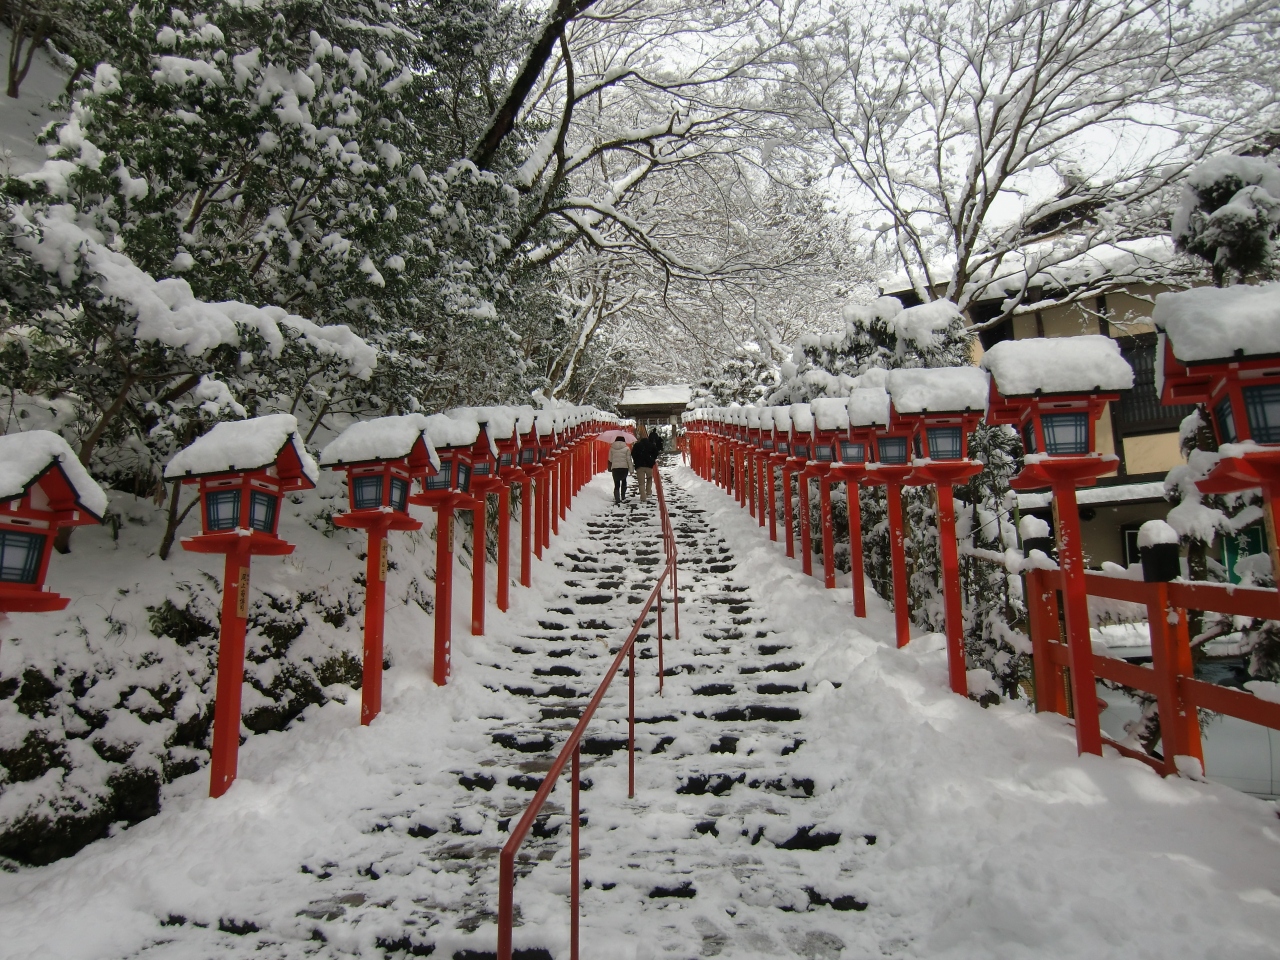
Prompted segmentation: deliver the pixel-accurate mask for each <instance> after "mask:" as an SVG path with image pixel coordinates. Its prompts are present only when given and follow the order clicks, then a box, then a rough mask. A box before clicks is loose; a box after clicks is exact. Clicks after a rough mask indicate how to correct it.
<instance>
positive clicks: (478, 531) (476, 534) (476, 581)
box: [470, 410, 506, 637]
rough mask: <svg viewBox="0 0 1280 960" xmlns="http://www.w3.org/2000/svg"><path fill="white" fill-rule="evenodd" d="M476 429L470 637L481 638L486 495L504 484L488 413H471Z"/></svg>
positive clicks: (485, 560)
mask: <svg viewBox="0 0 1280 960" xmlns="http://www.w3.org/2000/svg"><path fill="white" fill-rule="evenodd" d="M470 415H474V416H475V417H476V423H477V425H478V426H479V428H480V432H479V434H478V435H477V436H476V442H475V443H474V444H472V446H471V504H470V506H471V517H472V520H471V635H472V636H473V637H480V636H484V603H485V600H484V591H485V586H486V580H487V576H486V573H485V570H486V568H487V567H488V562H489V543H488V537H489V494H491V493H497V492H498V488H499V487H502V488H504V489H505V486H506V485H505V484H504V483H502V481H500V480H499V479H498V453H497V444H495V443H492V442H491V440H490V437H489V420H488V413H487V411H484V410H475V411H471V412H470Z"/></svg>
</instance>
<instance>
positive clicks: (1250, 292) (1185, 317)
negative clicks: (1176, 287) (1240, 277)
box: [1151, 282, 1280, 363]
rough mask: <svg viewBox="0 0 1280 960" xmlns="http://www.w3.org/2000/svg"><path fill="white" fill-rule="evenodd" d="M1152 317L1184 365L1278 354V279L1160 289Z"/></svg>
mask: <svg viewBox="0 0 1280 960" xmlns="http://www.w3.org/2000/svg"><path fill="white" fill-rule="evenodd" d="M1151 319H1152V321H1153V322H1154V323H1155V325H1156V327H1157V328H1158V329H1159V330H1161V331H1162V332H1163V333H1164V334H1165V335H1166V336H1167V337H1168V338H1169V343H1170V344H1171V345H1172V346H1173V355H1174V356H1175V357H1177V358H1178V359H1179V360H1181V361H1182V362H1183V363H1197V362H1200V361H1206V360H1225V359H1227V358H1229V357H1232V356H1234V355H1235V354H1236V353H1237V352H1242V353H1243V354H1244V355H1245V356H1257V355H1266V354H1273V353H1280V282H1276V283H1261V284H1257V285H1245V284H1240V285H1237V286H1234V287H1225V288H1222V289H1219V288H1218V287H1196V288H1194V289H1192V290H1183V291H1181V292H1179V293H1161V294H1159V295H1157V296H1156V306H1155V310H1154V311H1153V312H1152V314H1151Z"/></svg>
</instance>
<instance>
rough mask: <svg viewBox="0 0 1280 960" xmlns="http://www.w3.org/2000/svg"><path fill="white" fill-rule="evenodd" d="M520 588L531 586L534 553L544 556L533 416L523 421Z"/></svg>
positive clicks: (535, 433) (521, 432) (521, 422)
mask: <svg viewBox="0 0 1280 960" xmlns="http://www.w3.org/2000/svg"><path fill="white" fill-rule="evenodd" d="M519 462H520V476H521V487H520V585H521V586H525V587H528V586H531V585H532V583H533V580H532V567H533V560H532V556H533V550H534V546H535V544H536V546H537V551H538V556H539V557H541V556H542V543H541V541H540V540H538V538H537V526H538V524H537V518H538V499H537V493H536V492H535V490H534V484H535V482H536V479H537V476H538V474H540V473H541V472H542V466H541V465H540V464H539V463H538V428H537V425H536V424H535V422H534V416H533V415H532V412H531V413H530V415H529V416H528V418H527V420H526V419H524V418H522V419H521V421H520V457H519Z"/></svg>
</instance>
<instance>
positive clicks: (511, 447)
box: [490, 407, 533, 612]
mask: <svg viewBox="0 0 1280 960" xmlns="http://www.w3.org/2000/svg"><path fill="white" fill-rule="evenodd" d="M490 422H491V424H492V425H493V442H494V443H495V444H496V445H497V447H498V478H499V479H500V480H501V481H502V482H501V483H500V484H499V485H498V594H497V597H496V600H497V604H498V609H499V610H502V611H503V612H506V611H507V610H508V609H510V607H511V488H512V487H513V486H515V485H516V484H522V490H523V495H522V498H521V508H520V533H521V536H520V582H521V583H522V584H523V585H524V586H526V587H527V586H529V582H530V578H531V572H530V571H529V570H528V566H529V562H528V560H527V559H526V557H527V556H528V555H529V547H528V546H527V541H528V526H527V525H528V520H527V519H526V515H527V514H528V512H529V506H528V505H529V501H528V492H529V480H528V477H527V475H526V474H525V472H524V469H523V464H522V462H521V460H522V454H523V452H524V450H523V444H522V437H523V436H524V435H525V433H526V432H527V431H528V430H530V429H532V427H533V408H532V407H514V408H501V409H500V416H497V417H495V418H494V419H493V420H491V421H490Z"/></svg>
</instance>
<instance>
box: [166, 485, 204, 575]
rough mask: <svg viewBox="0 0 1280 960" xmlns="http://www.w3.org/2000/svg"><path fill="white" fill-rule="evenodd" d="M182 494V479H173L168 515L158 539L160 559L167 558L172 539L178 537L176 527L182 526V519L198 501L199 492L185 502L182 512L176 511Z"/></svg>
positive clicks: (171, 546)
mask: <svg viewBox="0 0 1280 960" xmlns="http://www.w3.org/2000/svg"><path fill="white" fill-rule="evenodd" d="M181 495H182V481H181V480H174V481H173V493H172V494H170V495H169V515H168V518H167V520H166V521H165V526H164V538H163V539H162V540H161V541H160V559H161V560H168V559H169V552H170V551H171V550H172V549H173V541H174V540H176V539H177V538H178V528H179V527H180V526H182V521H183V520H185V519H187V514H189V513H190V512H191V510H192V508H193V507H195V505H196V504H197V503H199V502H200V495H199V493H197V494H196V496H195V497H194V498H193V499H192V500H191V502H190V503H188V504H187V509H185V510H183V511H182V513H178V500H179V499H180V498H181Z"/></svg>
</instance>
